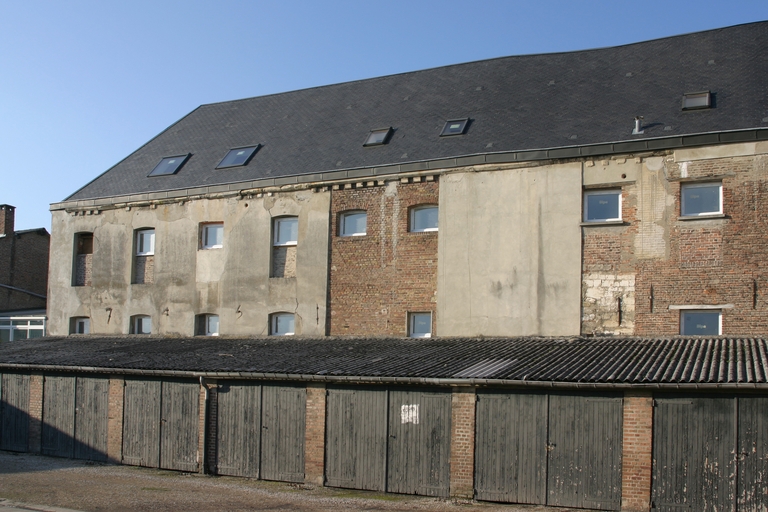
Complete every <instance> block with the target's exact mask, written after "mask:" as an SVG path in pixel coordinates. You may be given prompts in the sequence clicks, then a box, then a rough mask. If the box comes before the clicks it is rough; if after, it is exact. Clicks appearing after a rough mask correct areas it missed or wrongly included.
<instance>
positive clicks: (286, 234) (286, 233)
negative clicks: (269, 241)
mask: <svg viewBox="0 0 768 512" xmlns="http://www.w3.org/2000/svg"><path fill="white" fill-rule="evenodd" d="M272 231H273V233H274V235H273V240H274V242H273V244H274V245H296V243H297V241H298V239H299V218H298V217H278V218H277V219H275V220H274V222H273V225H272Z"/></svg>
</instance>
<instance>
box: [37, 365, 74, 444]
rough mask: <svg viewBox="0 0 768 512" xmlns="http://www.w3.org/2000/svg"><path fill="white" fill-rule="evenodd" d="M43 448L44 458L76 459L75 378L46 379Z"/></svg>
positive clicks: (57, 377)
mask: <svg viewBox="0 0 768 512" xmlns="http://www.w3.org/2000/svg"><path fill="white" fill-rule="evenodd" d="M41 447H42V453H43V455H52V456H55V457H69V458H72V456H73V455H74V447H75V377H64V376H46V377H45V380H44V383H43V438H42V444H41Z"/></svg>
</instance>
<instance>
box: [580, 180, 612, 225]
mask: <svg viewBox="0 0 768 512" xmlns="http://www.w3.org/2000/svg"><path fill="white" fill-rule="evenodd" d="M620 220H621V189H620V188H617V189H605V190H586V191H585V192H584V222H612V221H620Z"/></svg>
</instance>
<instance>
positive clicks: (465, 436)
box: [451, 388, 476, 498]
mask: <svg viewBox="0 0 768 512" xmlns="http://www.w3.org/2000/svg"><path fill="white" fill-rule="evenodd" d="M475 397H476V395H475V389H474V388H457V389H454V390H453V395H452V397H451V496H454V497H458V498H473V497H474V495H475V491H474V488H475V485H474V484H475Z"/></svg>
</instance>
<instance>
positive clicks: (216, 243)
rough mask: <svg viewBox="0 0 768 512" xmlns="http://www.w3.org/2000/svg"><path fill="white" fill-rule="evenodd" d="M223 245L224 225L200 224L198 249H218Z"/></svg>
mask: <svg viewBox="0 0 768 512" xmlns="http://www.w3.org/2000/svg"><path fill="white" fill-rule="evenodd" d="M223 243H224V224H222V223H221V222H211V223H208V224H202V225H201V229H200V247H201V248H202V249H219V248H221V247H222V245H223Z"/></svg>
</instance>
